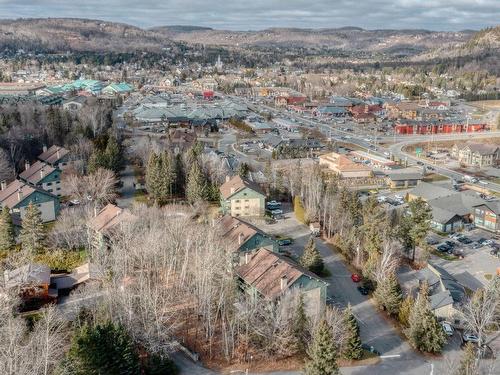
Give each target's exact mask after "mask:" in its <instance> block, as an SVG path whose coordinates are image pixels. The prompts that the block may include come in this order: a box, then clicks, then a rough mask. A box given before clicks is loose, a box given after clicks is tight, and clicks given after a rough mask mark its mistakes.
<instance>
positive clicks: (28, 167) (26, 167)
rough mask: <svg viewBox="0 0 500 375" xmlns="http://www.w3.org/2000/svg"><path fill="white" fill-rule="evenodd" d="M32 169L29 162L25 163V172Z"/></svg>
mask: <svg viewBox="0 0 500 375" xmlns="http://www.w3.org/2000/svg"><path fill="white" fill-rule="evenodd" d="M30 167H31V164H30V162H29V161H25V162H24V170H25V171H27V170H28V169H30Z"/></svg>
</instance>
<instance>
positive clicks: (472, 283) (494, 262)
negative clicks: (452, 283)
mask: <svg viewBox="0 0 500 375" xmlns="http://www.w3.org/2000/svg"><path fill="white" fill-rule="evenodd" d="M464 238H465V240H464ZM427 240H428V242H430V243H433V244H434V245H431V246H433V247H434V248H436V250H437V248H438V247H439V246H440V245H443V244H445V243H446V241H449V242H450V243H452V244H453V245H454V246H453V248H452V249H451V250H449V251H441V253H442V254H446V255H449V254H448V253H449V252H451V253H452V254H453V255H454V256H453V258H449V259H453V260H447V259H443V258H444V257H443V258H442V257H439V256H436V255H432V260H433V261H434V262H435V263H436V264H437V265H440V266H441V267H443V268H444V269H446V270H447V271H448V272H449V273H451V274H452V275H453V276H454V277H455V278H456V279H457V280H458V281H459V282H460V283H461V284H463V285H464V286H466V287H468V288H469V289H472V290H476V289H477V288H480V287H482V286H484V285H485V284H487V283H488V281H489V280H488V278H489V277H490V276H492V275H495V274H496V270H497V268H499V267H500V258H499V257H498V256H496V255H492V254H491V253H492V252H493V253H494V252H495V251H494V249H495V248H497V247H498V246H500V242H499V241H497V240H495V239H494V238H493V234H492V233H490V232H487V231H485V230H482V229H477V228H476V229H473V230H470V231H465V232H463V233H462V237H459V238H458V239H457V238H450V237H449V236H448V237H443V236H441V235H439V234H436V233H432V234H430V235H429V236H428V237H427ZM478 240H480V242H483V244H480V243H479V242H478ZM483 240H485V241H488V240H489V241H492V242H491V244H488V243H487V242H486V244H485V243H484V241H483ZM485 275H486V277H485ZM488 275H490V276H488Z"/></svg>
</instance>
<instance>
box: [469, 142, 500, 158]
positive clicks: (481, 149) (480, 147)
mask: <svg viewBox="0 0 500 375" xmlns="http://www.w3.org/2000/svg"><path fill="white" fill-rule="evenodd" d="M466 147H468V148H469V149H470V150H471V151H472V152H477V153H479V154H480V155H491V154H494V153H495V152H497V150H498V146H497V145H490V144H486V143H469V144H467V146H466Z"/></svg>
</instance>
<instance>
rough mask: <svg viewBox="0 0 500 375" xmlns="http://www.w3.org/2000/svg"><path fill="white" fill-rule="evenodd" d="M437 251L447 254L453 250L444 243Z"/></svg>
mask: <svg viewBox="0 0 500 375" xmlns="http://www.w3.org/2000/svg"><path fill="white" fill-rule="evenodd" d="M436 249H437V250H438V251H440V252H442V253H447V252H448V251H450V250H452V248H451V247H449V246H448V245H446V244H444V243H443V244H441V245H439V246H438V247H436Z"/></svg>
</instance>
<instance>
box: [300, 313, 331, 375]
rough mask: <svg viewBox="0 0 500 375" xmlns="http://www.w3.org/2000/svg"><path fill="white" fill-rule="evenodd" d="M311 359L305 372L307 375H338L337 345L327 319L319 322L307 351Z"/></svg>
mask: <svg viewBox="0 0 500 375" xmlns="http://www.w3.org/2000/svg"><path fill="white" fill-rule="evenodd" d="M307 355H308V356H309V361H308V362H307V363H306V366H305V369H304V372H305V374H306V375H337V374H339V368H338V366H337V345H336V344H335V342H334V339H333V336H332V331H331V328H330V326H329V325H328V323H327V322H326V320H324V319H323V320H322V321H321V322H320V323H319V326H318V328H317V329H316V332H315V333H314V337H313V342H312V343H311V346H310V347H309V350H308V351H307Z"/></svg>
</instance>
